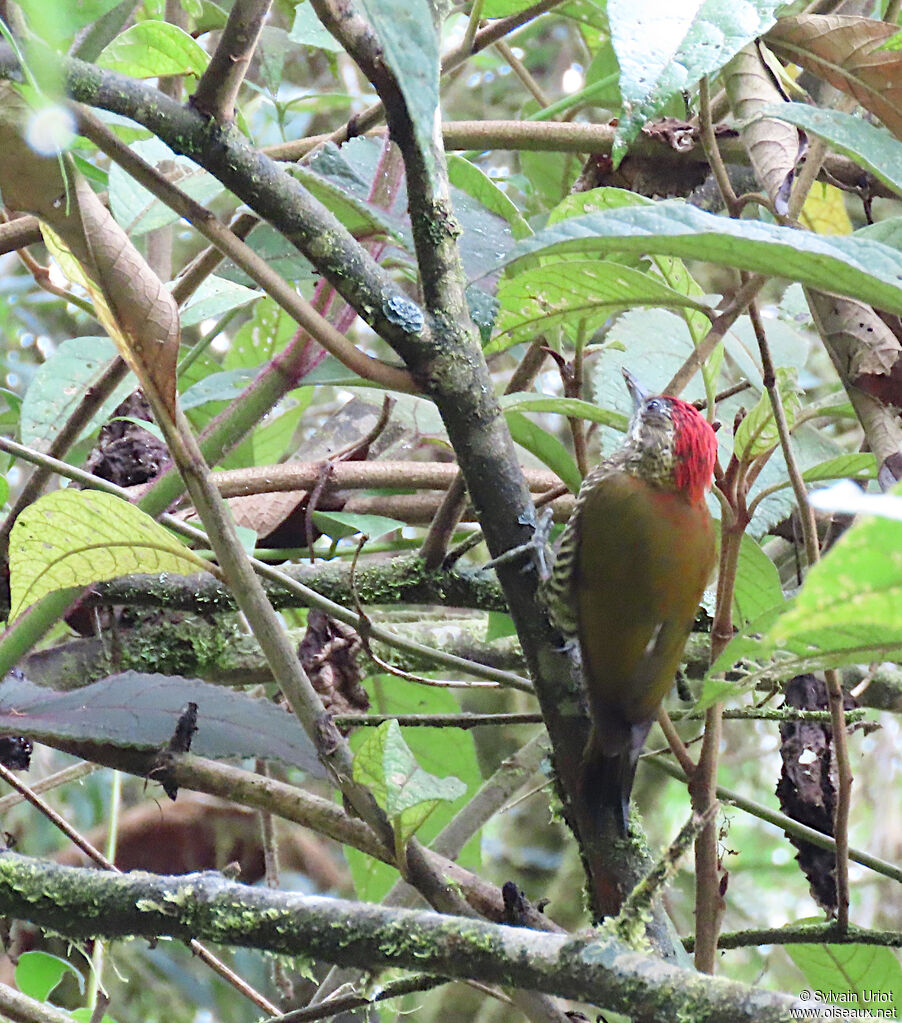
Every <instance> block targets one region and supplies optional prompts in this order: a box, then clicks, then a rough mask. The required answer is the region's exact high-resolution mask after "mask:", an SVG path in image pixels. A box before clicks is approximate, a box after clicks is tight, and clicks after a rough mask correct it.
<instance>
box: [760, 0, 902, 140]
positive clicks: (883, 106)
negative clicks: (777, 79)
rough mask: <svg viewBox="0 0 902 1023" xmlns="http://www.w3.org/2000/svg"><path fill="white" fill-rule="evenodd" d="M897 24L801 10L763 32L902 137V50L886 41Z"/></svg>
mask: <svg viewBox="0 0 902 1023" xmlns="http://www.w3.org/2000/svg"><path fill="white" fill-rule="evenodd" d="M896 32H898V27H897V26H895V25H890V24H887V23H886V22H883V21H874V20H873V19H871V18H862V17H853V16H851V15H840V14H827V15H825V14H799V15H797V16H796V17H794V18H781V19H780V21H778V22H777V24H776V25H775V26H774V27H773V28H772V29H771V30H770V32H768V33H767V35H766V36H765V37H764V38H765V41H766V42H767V45H768V46H769V47H770V48H771V49H772V50H773V51H774V52H775V53H777V54H778V55H779V56H780V57H781V58H783V59H784V60H788V61H791V62H792V63H793V64H798V65H799V66H800V67H803V68H805V69H806V70H808V71H810V72H811V73H812V74H815V75H817V76H818V77H819V78H823V79H824V80H825V81H827V82H829V83H830V84H831V85H832V86H834V87H835V88H837V89H840V90H842V92H845V93H848V94H849V95H850V96H853V97H854V98H855V99H856V100H857V101H858V102H859V103H860V104H861V105H862V106H863V107H864V108H865V109H866V110H869V111H870V112H871V113H872V114H875V115H876V116H877V117H879V118H880V120H881V121H883V123H884V124H885V125H886V127H887V128H889V130H890V131H891V132H892V133H893V134H894V135H895V136H897V137H898V138H902V52H900V51H898V50H882V49H881V46H883V44H884V43H885V42H886V41H887V39H889V38H890V36H892V35H895V33H896Z"/></svg>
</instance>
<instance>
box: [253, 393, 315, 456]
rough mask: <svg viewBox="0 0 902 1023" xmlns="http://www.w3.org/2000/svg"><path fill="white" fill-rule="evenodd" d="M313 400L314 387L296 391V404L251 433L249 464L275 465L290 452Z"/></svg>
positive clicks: (272, 416) (269, 417)
mask: <svg viewBox="0 0 902 1023" xmlns="http://www.w3.org/2000/svg"><path fill="white" fill-rule="evenodd" d="M312 400H313V388H312V387H307V388H303V389H299V390H297V391H295V392H294V401H295V404H294V405H293V406H292V407H290V408H286V409H285V410H284V411H283V412H280V413H278V414H273V415H270V416H268V417H267V418H266V419H265V420H264V421H263V422H262V423H260V425H259V426H258V427H257V428H256V429H255V430H254V432H253V434H251V443H252V445H253V451H254V455H253V459H252V461H251V462H249V463H248V464H249V465H251V464H252V465H275V464H276V462H278V461H279V460H280V459H281V458H283V457H284V456H285V455H286V454H287V453H288V448H289V445H290V444H291V441H292V438H293V437H294V432H295V430H296V429H297V426H298V423H299V422H300V421H301V416H302V415H303V414H304V413H305V412H306V411H307V408H308V407H309V405H310V402H311V401H312Z"/></svg>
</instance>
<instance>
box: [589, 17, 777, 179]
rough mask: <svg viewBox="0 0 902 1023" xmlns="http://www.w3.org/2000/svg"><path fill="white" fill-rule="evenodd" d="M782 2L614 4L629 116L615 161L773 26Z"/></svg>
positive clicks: (616, 46) (613, 27)
mask: <svg viewBox="0 0 902 1023" xmlns="http://www.w3.org/2000/svg"><path fill="white" fill-rule="evenodd" d="M779 6H781V4H780V2H779V0H689V2H684V3H679V4H674V3H669V2H667V0H609V2H608V5H607V12H608V20H609V21H610V25H611V41H612V42H613V44H614V52H615V53H616V55H617V61H618V63H619V64H620V93H621V95H622V96H623V107H624V111H623V116H621V118H620V123H619V125H618V128H617V138H616V140H615V143H614V157H615V161H617V162H619V158H620V157H621V156H622V155H623V153H625V152H626V148H627V146H628V144H629V143H630V142H631V141H632V140H633V139H634V138H635V137H636V135H638V134H639V131H640V129H641V128H642V125H644V124H645V122H646V121H648V120H649V119H650V118H652V117H653V116H654V115H655V114H656V113H657V112H658V111H659V110H660V109H661V107H662V106H663V105H664V104H665V103H666V102H667V100H668V99H669V98H670V97H671V96H673V95H675V94H676V93H679V92H681V91H683V90H686V89H689V88H693V87H694V86H695V84H696V83H697V82H698V80H699V78H701V77H702V76H703V75H707V74H710V73H711V72H714V71H718V70H719V69H720V68H722V67H723V66H724V64H726V63H727V61H728V60H729V59H730V58H731V57H732V56H734V54H736V53H738V52H739V50H741V49H742V47H743V46H745V45H746V43H749V42H751V41H752V40H753V39H754V38H755V36H757V35H760V34H761V33H762V32H766V31H767V29H768V28H770V26H771V25H773V23H774V21H775V18H774V11H775V10H776V9H777V7H779Z"/></svg>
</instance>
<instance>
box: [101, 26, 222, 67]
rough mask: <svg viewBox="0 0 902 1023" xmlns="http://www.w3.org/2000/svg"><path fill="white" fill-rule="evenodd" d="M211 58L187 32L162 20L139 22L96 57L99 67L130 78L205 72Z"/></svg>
mask: <svg viewBox="0 0 902 1023" xmlns="http://www.w3.org/2000/svg"><path fill="white" fill-rule="evenodd" d="M209 61H210V58H209V57H208V56H207V52H206V50H204V48H203V47H202V46H201V45H200V43H198V42H195V40H194V39H192V38H191V36H189V35H188V33H187V32H185V31H183V30H182V29H180V28H178V27H177V26H175V25H170V24H169V23H168V22H165V21H139V22H138V24H137V25H132V27H131V28H127V29H126V30H125V31H124V32H123V33H122V34H121V35H118V36H117V37H116V38H115V39H114V40H113V41H112V42H111V43H110V45H109V46H107V47H106V48H105V49H104V50H103V52H102V53H101V54H100V56H99V57H98V58H97V65H98V67H102V68H106V69H107V70H108V71H118V72H120V73H121V74H123V75H131V77H132V78H156V77H157V76H158V75H195V76H196V77H197V78H200V76H201V75H202V74H203V73H204V71H205V70H206V68H207V64H208V63H209Z"/></svg>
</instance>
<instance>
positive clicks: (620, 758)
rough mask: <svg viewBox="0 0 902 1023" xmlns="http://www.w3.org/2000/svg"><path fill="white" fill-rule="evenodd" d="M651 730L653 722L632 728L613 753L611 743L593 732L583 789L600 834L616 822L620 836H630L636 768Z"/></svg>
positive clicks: (584, 762)
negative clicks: (611, 822)
mask: <svg viewBox="0 0 902 1023" xmlns="http://www.w3.org/2000/svg"><path fill="white" fill-rule="evenodd" d="M650 728H651V722H650V721H649V722H642V723H641V724H638V725H632V726H631V727H630V729H629V734H628V737H627V738H626V741H625V742H624V743H623V744H622V745H621V747H620V749H619V750H617V751H616V752H614V753H613V754H612V753H611V748H610V744H609V743H608V742H605V741H602V740H601V739H600V738H599V735H598V731H597V730H596V729H593V732H592V735H591V736H590V738H589V742H588V744H587V745H586V752H585V755H584V758H583V779H582V789H583V798H584V800H585V803H586V806H587V807H588V808H589V809H590V811H591V812H592V813H593V815H595V817H596V823H597V827H598V829H599V831H602V830H603V829H604V825H605V824H606V822H607V821H609V820H612V821H613V823H614V826H615V828H616V830H617V833H618V834H619V835H621V836H624V835H626V832H627V824H628V821H629V812H630V792H632V789H633V779H634V778H635V776H636V765H637V764H638V763H639V756H640V754H641V753H642V747H643V746H644V745H645V739H646V736H647V735H648V731H649V729H650Z"/></svg>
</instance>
